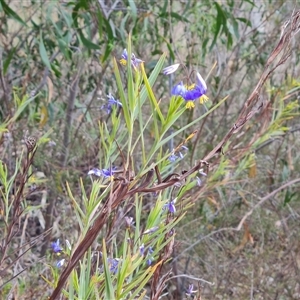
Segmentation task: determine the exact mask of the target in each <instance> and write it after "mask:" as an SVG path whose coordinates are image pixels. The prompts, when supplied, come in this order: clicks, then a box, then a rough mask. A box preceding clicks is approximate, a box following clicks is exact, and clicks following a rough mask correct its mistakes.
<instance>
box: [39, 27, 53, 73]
mask: <svg viewBox="0 0 300 300" xmlns="http://www.w3.org/2000/svg"><path fill="white" fill-rule="evenodd" d="M39 50H40V55H41V59H42V61H43V63H44V64H45V66H46V67H47V68H48V69H49V70H51V63H50V61H49V58H48V55H47V51H46V48H45V45H44V42H43V36H42V32H41V33H40V43H39Z"/></svg>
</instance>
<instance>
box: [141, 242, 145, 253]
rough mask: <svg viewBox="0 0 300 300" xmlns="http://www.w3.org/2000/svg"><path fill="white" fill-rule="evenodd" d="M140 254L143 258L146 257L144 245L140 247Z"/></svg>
mask: <svg viewBox="0 0 300 300" xmlns="http://www.w3.org/2000/svg"><path fill="white" fill-rule="evenodd" d="M140 254H141V255H142V256H144V254H145V246H144V244H142V245H141V246H140Z"/></svg>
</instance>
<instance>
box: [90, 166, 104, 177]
mask: <svg viewBox="0 0 300 300" xmlns="http://www.w3.org/2000/svg"><path fill="white" fill-rule="evenodd" d="M87 174H88V175H96V176H98V177H100V176H101V175H102V173H101V170H100V169H97V168H93V169H91V170H89V171H88V173H87Z"/></svg>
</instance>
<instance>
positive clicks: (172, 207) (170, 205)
mask: <svg viewBox="0 0 300 300" xmlns="http://www.w3.org/2000/svg"><path fill="white" fill-rule="evenodd" d="M175 200H176V199H174V200H172V201H170V202H168V203H166V204H165V205H164V206H163V210H166V209H167V210H168V211H169V213H171V214H175V213H176V207H175Z"/></svg>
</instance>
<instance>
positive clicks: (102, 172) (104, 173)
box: [87, 168, 116, 178]
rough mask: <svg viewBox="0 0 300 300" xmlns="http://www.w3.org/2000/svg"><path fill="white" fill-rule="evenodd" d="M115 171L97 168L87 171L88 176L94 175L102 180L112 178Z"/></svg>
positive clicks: (113, 169)
mask: <svg viewBox="0 0 300 300" xmlns="http://www.w3.org/2000/svg"><path fill="white" fill-rule="evenodd" d="M115 169H116V168H112V169H101V170H100V169H97V168H93V169H91V170H90V171H88V173H87V174H88V175H96V176H98V177H101V176H103V177H104V178H110V177H113V174H114V173H115Z"/></svg>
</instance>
